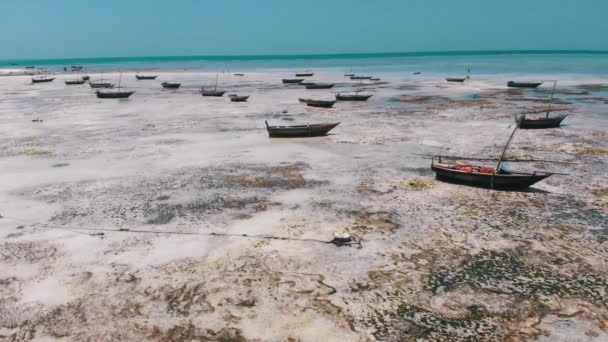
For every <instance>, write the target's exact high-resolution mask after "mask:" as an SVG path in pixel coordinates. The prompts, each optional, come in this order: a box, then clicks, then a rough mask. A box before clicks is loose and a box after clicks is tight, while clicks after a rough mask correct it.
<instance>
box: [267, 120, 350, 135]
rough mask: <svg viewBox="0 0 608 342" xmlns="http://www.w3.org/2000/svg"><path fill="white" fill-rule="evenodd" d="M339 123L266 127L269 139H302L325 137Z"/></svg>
mask: <svg viewBox="0 0 608 342" xmlns="http://www.w3.org/2000/svg"><path fill="white" fill-rule="evenodd" d="M339 124H340V123H339V122H337V123H331V124H320V125H303V126H266V130H267V131H268V136H269V137H271V138H304V137H319V136H324V135H326V134H327V133H328V132H329V131H331V130H332V129H334V128H335V127H336V126H338V125H339Z"/></svg>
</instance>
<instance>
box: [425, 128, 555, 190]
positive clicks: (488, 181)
mask: <svg viewBox="0 0 608 342" xmlns="http://www.w3.org/2000/svg"><path fill="white" fill-rule="evenodd" d="M516 131H517V127H515V129H513V132H512V133H511V136H510V137H509V140H507V143H506V144H505V147H504V149H503V150H502V153H501V155H500V157H499V158H498V164H497V165H496V167H495V168H492V167H484V166H478V165H472V164H464V165H462V164H461V165H454V164H445V163H443V162H442V158H445V159H451V160H484V159H479V158H460V157H442V156H433V158H432V160H431V169H432V170H433V171H434V172H435V176H436V178H437V179H438V180H441V181H446V182H451V183H459V184H467V185H473V186H479V187H485V188H491V189H502V190H517V189H525V188H528V187H530V186H531V185H533V184H535V183H537V182H540V181H541V180H543V179H545V178H547V177H549V176H551V175H552V173H549V172H537V171H534V172H532V173H529V172H514V171H507V170H504V169H503V168H502V163H503V161H505V154H506V152H507V148H508V147H509V143H510V142H511V140H512V139H513V136H514V135H515V132H516ZM435 158H438V162H437V163H435ZM486 160H487V161H489V160H490V159H486ZM520 161H521V160H520Z"/></svg>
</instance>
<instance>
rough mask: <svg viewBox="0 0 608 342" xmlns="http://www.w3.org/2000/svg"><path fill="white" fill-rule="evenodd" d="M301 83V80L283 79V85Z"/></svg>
mask: <svg viewBox="0 0 608 342" xmlns="http://www.w3.org/2000/svg"><path fill="white" fill-rule="evenodd" d="M302 81H304V79H303V78H284V79H283V83H285V84H297V83H302Z"/></svg>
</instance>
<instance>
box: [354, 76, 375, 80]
mask: <svg viewBox="0 0 608 342" xmlns="http://www.w3.org/2000/svg"><path fill="white" fill-rule="evenodd" d="M370 78H372V76H351V77H350V79H351V80H369V79H370Z"/></svg>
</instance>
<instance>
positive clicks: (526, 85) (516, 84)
mask: <svg viewBox="0 0 608 342" xmlns="http://www.w3.org/2000/svg"><path fill="white" fill-rule="evenodd" d="M541 84H543V82H536V83H534V82H514V81H509V82H507V87H509V88H538V86H540V85H541Z"/></svg>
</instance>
